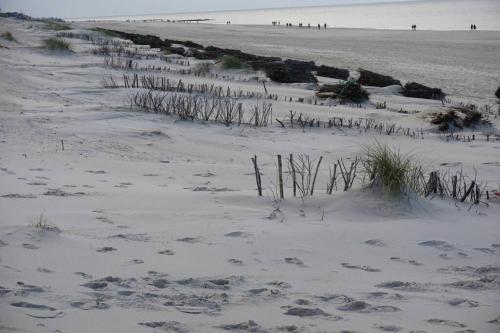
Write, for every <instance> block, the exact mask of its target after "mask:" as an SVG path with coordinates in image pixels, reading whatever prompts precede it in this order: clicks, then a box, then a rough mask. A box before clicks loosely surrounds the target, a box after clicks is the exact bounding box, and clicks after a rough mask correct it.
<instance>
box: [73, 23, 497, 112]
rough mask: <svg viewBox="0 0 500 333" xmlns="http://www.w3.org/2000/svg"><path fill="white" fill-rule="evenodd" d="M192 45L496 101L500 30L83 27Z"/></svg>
mask: <svg viewBox="0 0 500 333" xmlns="http://www.w3.org/2000/svg"><path fill="white" fill-rule="evenodd" d="M78 26H82V27H86V26H87V27H92V26H99V27H104V28H111V29H116V30H122V31H128V32H136V33H143V34H153V35H157V36H160V37H161V38H171V39H180V40H192V41H194V42H198V43H201V44H203V45H214V46H218V47H225V48H234V49H239V50H242V51H244V52H250V53H254V54H258V55H267V56H277V57H283V58H290V59H299V60H314V61H316V62H317V63H318V64H324V65H330V66H337V67H345V68H348V69H350V70H357V69H358V68H359V67H361V68H365V69H368V70H373V71H380V72H384V73H388V74H389V75H392V76H394V77H398V78H400V79H401V80H405V81H416V82H422V83H424V84H428V85H434V86H438V87H441V88H442V89H443V90H444V91H446V92H447V93H448V94H449V95H451V96H453V97H457V98H460V99H463V100H464V101H465V102H467V101H475V102H478V101H481V103H483V102H484V103H492V102H494V99H493V97H494V96H493V92H494V91H495V89H496V87H497V86H498V85H499V83H500V79H499V75H498V73H500V64H499V63H498V61H497V59H498V55H499V54H500V32H498V31H410V30H408V31H398V30H366V29H327V30H319V31H318V30H317V29H307V28H302V29H300V28H298V27H294V28H286V27H284V26H280V27H273V26H240V25H231V26H226V25H215V24H186V23H184V24H183V23H167V22H107V21H103V22H99V23H98V24H96V23H78Z"/></svg>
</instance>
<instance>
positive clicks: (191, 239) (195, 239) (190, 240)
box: [176, 237, 200, 244]
mask: <svg viewBox="0 0 500 333" xmlns="http://www.w3.org/2000/svg"><path fill="white" fill-rule="evenodd" d="M176 241H177V242H183V243H190V244H194V243H199V242H200V238H199V237H184V238H179V239H177V240H176Z"/></svg>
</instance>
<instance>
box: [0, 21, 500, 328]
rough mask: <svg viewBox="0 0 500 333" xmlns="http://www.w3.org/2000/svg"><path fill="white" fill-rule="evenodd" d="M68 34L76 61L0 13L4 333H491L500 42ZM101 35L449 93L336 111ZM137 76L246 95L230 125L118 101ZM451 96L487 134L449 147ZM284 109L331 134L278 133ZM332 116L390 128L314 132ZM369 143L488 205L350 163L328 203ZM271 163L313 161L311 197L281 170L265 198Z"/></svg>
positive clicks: (474, 37)
mask: <svg viewBox="0 0 500 333" xmlns="http://www.w3.org/2000/svg"><path fill="white" fill-rule="evenodd" d="M71 26H72V28H74V30H71V31H63V32H65V33H69V32H72V33H73V34H74V35H73V37H74V38H66V37H65V38H64V40H65V41H67V42H68V43H70V44H71V48H72V50H73V52H51V51H48V50H46V49H42V48H40V45H41V44H42V41H43V40H44V39H45V38H48V37H53V36H55V35H56V34H57V33H58V32H57V31H52V30H47V29H46V28H44V25H43V23H41V22H36V21H33V22H31V21H22V20H13V19H10V18H9V19H7V18H0V31H7V30H8V31H10V32H11V33H12V35H13V36H14V37H15V39H16V40H17V42H16V41H8V40H5V39H1V40H0V43H1V44H2V45H3V46H5V48H0V78H1V79H0V332H71V333H77V332H146V333H147V332H177V333H185V332H258V333H264V332H305V333H307V332H311V333H312V332H429V333H431V332H445V333H448V332H449V333H458V332H462V333H463V332H469V333H470V332H481V333H495V332H498V330H499V328H500V326H499V325H500V297H499V293H498V291H499V290H500V264H499V262H500V257H499V256H500V224H499V223H498V216H499V214H500V198H499V196H500V194H495V193H498V192H499V191H500V188H499V183H500V173H499V167H500V141H499V131H498V125H499V123H500V120H499V117H498V109H497V108H498V105H497V99H496V98H495V96H494V92H495V90H496V88H497V87H498V85H499V81H498V73H500V64H499V62H498V54H500V32H482V31H478V32H431V31H426V32H420V31H416V32H410V31H369V30H343V29H332V30H322V31H314V32H312V31H305V30H298V29H288V30H287V29H286V28H279V29H274V28H273V27H258V26H257V27H248V26H216V25H203V24H178V23H176V24H173V23H172V24H166V23H150V22H140V23H139V22H137V23H125V22H122V23H120V22H99V23H88V22H87V23H83V22H79V23H74V24H72V25H71ZM95 26H98V27H104V28H110V29H115V30H120V31H127V32H135V33H141V34H152V35H157V36H160V37H162V38H172V39H174V38H175V39H180V40H191V41H194V42H198V43H201V44H202V45H205V46H206V45H215V46H218V47H227V48H236V49H241V50H243V51H246V52H252V53H254V54H258V55H269V56H280V57H285V58H287V57H289V58H293V59H300V60H314V61H316V62H317V63H318V64H327V65H334V66H339V67H346V68H348V69H349V70H351V71H355V70H357V69H358V68H359V67H362V68H366V69H371V70H374V71H377V72H381V73H385V74H389V75H392V76H394V77H396V78H398V79H401V80H402V81H407V80H412V81H417V82H420V83H423V84H428V85H430V86H433V87H439V88H442V89H443V90H444V91H445V92H446V93H448V98H449V100H448V101H441V100H427V99H419V98H409V97H404V96H403V95H402V94H401V93H400V91H401V87H399V86H389V87H384V88H377V87H366V89H367V91H368V92H369V93H370V99H369V100H368V101H366V102H363V103H362V104H360V105H357V104H355V103H347V104H341V103H338V102H335V101H329V100H320V99H318V98H317V97H316V95H315V89H316V87H313V85H312V84H309V83H307V84H304V83H294V84H279V83H275V82H271V81H269V80H267V79H266V78H265V75H264V73H262V72H258V71H250V70H248V69H243V70H227V69H223V68H220V67H219V66H218V65H216V64H212V63H210V65H211V67H210V73H208V74H206V75H204V76H201V75H198V76H197V75H193V74H192V72H190V70H191V69H193V68H196V65H197V64H199V63H200V61H198V60H197V59H194V58H182V57H178V56H175V55H167V57H164V56H165V55H164V54H163V53H162V52H161V51H160V50H151V49H150V48H149V47H139V46H137V45H132V44H131V43H130V42H129V41H124V40H121V39H111V38H110V37H108V36H105V35H103V34H100V33H99V32H96V31H91V30H86V29H90V28H93V27H95ZM59 33H61V32H59ZM66 36H69V35H66ZM85 36H86V37H85ZM85 38H86V39H85ZM90 40H94V41H96V40H99V41H100V43H101V44H102V43H103V42H102V40H112V41H114V42H115V43H116V44H109V45H119V46H120V47H122V48H124V49H126V50H129V51H130V52H135V53H133V54H134V55H135V58H131V60H132V61H133V63H134V64H137V67H131V68H128V69H124V68H117V67H116V68H112V67H111V66H109V65H105V64H106V62H105V59H108V60H109V58H106V56H104V55H103V54H100V53H99V52H96V49H99V48H100V47H102V45H99V44H97V45H96V44H95V43H94V44H93V43H92V42H91V41H90ZM109 43H111V42H109ZM100 50H101V51H102V48H101V49H100ZM124 54H126V53H124ZM123 57H124V58H125V56H123ZM162 57H163V58H162ZM134 66H135V65H134ZM147 66H157V67H158V69H154V70H152V69H147V68H150V67H147ZM133 68H135V69H133ZM140 68H142V69H141V70H139V69H140ZM134 74H138V75H153V76H157V77H163V78H168V80H169V82H173V83H175V84H178V82H179V80H181V81H182V82H183V84H185V85H186V86H188V85H189V84H190V83H191V84H206V85H207V86H210V85H216V86H221V87H223V91H227V89H228V88H229V89H230V91H231V93H230V94H229V95H234V94H235V92H239V93H241V96H243V95H245V96H248V97H245V98H243V97H235V98H234V99H233V98H232V97H231V98H228V99H224V101H228V100H237V101H238V102H241V103H242V108H243V110H244V111H245V112H246V113H245V115H244V118H243V119H244V121H243V123H242V124H240V125H237V124H236V123H235V122H233V123H231V124H230V125H228V126H225V125H224V124H221V123H220V122H217V121H201V120H199V119H198V120H196V119H195V120H193V121H191V120H185V119H182V118H181V117H180V116H178V115H172V114H165V112H153V111H152V110H143V109H140V108H139V107H137V105H134V106H132V107H131V100H132V99H131V98H132V97H133V96H134V95H135V94H137V93H138V92H143V93H148V91H149V89H144V88H130V87H126V83H125V82H124V79H123V76H124V75H129V76H130V77H133V75H134ZM353 74H354V75H357V73H355V72H354V73H353ZM111 77H112V78H113V79H114V80H116V83H117V85H116V86H113V87H110V85H109V84H110V82H109V80H110V78H111ZM262 80H267V81H266V86H265V87H266V89H267V91H268V92H267V93H265V92H264V87H263V84H262ZM318 80H319V84H323V83H336V82H338V80H334V79H328V78H322V77H319V78H318ZM162 93H164V94H165V95H167V93H165V92H162ZM151 94H153V92H151ZM155 94H156V93H155ZM169 94H170V95H169V96H172V95H175V93H172V92H170V93H169ZM263 94H275V95H276V96H277V98H276V99H269V98H267V99H264V98H263V97H262V96H266V95H263ZM180 95H182V96H191V95H200V96H201V97H204V96H205V95H204V94H196V93H190V92H185V93H184V92H183V93H181V94H180ZM135 96H136V95H135ZM155 96H156V95H155ZM207 98H208V97H207ZM462 101H465V102H469V101H470V102H474V103H476V104H477V107H478V110H479V111H480V112H481V113H482V115H483V116H484V117H485V119H486V118H487V119H488V121H489V124H486V123H485V124H482V125H478V126H477V127H474V128H468V129H464V130H463V131H459V132H457V133H459V135H460V138H459V139H458V140H454V139H453V138H452V139H449V138H448V139H447V135H448V134H443V133H440V132H439V131H438V130H437V128H436V126H434V125H432V124H430V122H429V117H431V115H432V114H433V113H435V112H440V111H443V110H448V109H447V108H449V107H452V106H456V105H458V104H457V103H459V102H462ZM263 103H271V104H272V117H271V118H270V120H272V123H269V124H266V126H264V125H263V126H253V125H252V121H254V118H251V117H250V114H251V112H252V111H253V110H255V107H257V108H258V107H259V106H261V105H263ZM382 104H383V105H384V107H381V105H382ZM145 111H150V112H145ZM157 111H158V110H157ZM290 111H292V112H297V113H296V114H297V117H298V115H299V114H302V117H303V119H305V118H306V117H308V119H310V118H313V119H315V120H316V121H318V120H321V121H322V122H321V123H320V124H323V125H321V126H318V127H315V126H300V125H299V122H298V120H295V121H296V122H295V126H290V125H293V122H292V124H289V123H288V122H286V120H287V119H288V117H289V115H290ZM334 118H335V119H342V121H343V122H346V123H347V122H348V121H349V119H351V121H352V120H353V119H355V120H356V119H360V118H363V119H372V120H373V122H374V123H376V124H384V128H383V130H380V131H378V130H376V129H368V128H366V129H363V128H361V127H357V128H356V126H355V125H354V126H353V127H351V126H347V125H346V126H344V125H335V126H330V127H329V126H327V125H328V121H329V120H330V121H332V120H331V119H334ZM276 119H277V120H280V121H282V122H283V123H284V126H281V125H280V124H279V122H278V121H277V120H276ZM247 120H248V121H247ZM388 124H394V127H393V128H395V129H396V130H395V132H390V131H388V130H387V129H388V128H392V127H391V126H390V125H388ZM473 136H474V139H471V138H472V137H473ZM467 138H468V139H467ZM376 142H378V143H380V144H386V145H388V146H390V147H393V148H394V149H399V150H400V151H401V152H402V153H404V154H413V155H415V156H416V157H417V158H418V161H419V163H421V165H422V166H423V168H424V170H425V172H426V176H427V172H430V171H433V170H441V171H442V172H446V171H447V170H448V171H449V172H450V175H451V172H455V171H457V170H463V172H464V173H466V174H467V175H470V176H471V177H474V174H476V178H475V181H477V183H478V184H481V186H484V188H482V189H483V190H484V198H483V196H481V203H479V204H474V203H473V202H470V201H469V199H468V198H467V200H464V202H460V200H453V199H451V198H449V197H444V198H440V197H439V195H430V196H428V197H420V196H409V197H407V198H404V199H402V200H391V199H389V198H387V197H386V196H384V194H382V193H380V192H377V191H375V190H372V189H370V188H366V187H365V186H364V182H363V172H362V171H361V170H360V171H359V175H358V177H357V178H356V182H355V183H354V186H353V188H352V189H350V190H349V191H345V192H344V191H343V182H342V181H341V178H340V177H339V181H338V182H339V183H338V187H337V186H336V188H335V190H334V191H333V194H331V195H329V194H327V193H326V192H327V183H328V181H329V180H330V177H331V175H330V172H331V169H329V167H332V166H333V165H334V164H335V163H338V161H339V160H340V159H342V160H343V161H345V163H346V164H347V165H349V164H350V163H352V162H353V161H355V160H356V157H357V156H361V155H362V154H363V151H364V147H366V146H367V145H370V144H373V143H376ZM278 154H280V155H282V156H283V157H284V158H288V156H289V154H294V156H296V157H298V156H305V155H306V154H307V155H309V156H310V157H311V159H312V160H314V161H316V163H317V161H318V159H319V158H320V156H322V157H323V160H322V163H323V164H321V168H319V172H318V173H317V175H318V179H317V182H316V189H315V193H314V196H310V195H305V196H304V198H303V199H301V198H299V197H293V196H292V185H291V184H292V183H291V173H290V172H289V169H288V167H286V165H287V164H286V159H285V167H284V169H285V172H284V174H285V180H284V181H285V198H284V199H282V200H281V199H279V197H278V192H277V173H276V170H277V159H276V158H277V155H278ZM300 154H304V155H300ZM253 156H257V157H258V164H259V167H260V173H259V174H261V177H262V183H263V192H264V193H263V196H261V197H259V196H258V195H257V189H256V173H255V170H254V166H253V165H252V162H251V157H253ZM451 170H453V171H451ZM471 179H472V178H467V183H466V185H468V184H469V183H470V181H471ZM460 187H462V184H460ZM486 191H488V198H487V199H486ZM482 193H483V192H482Z"/></svg>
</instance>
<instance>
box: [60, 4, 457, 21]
mask: <svg viewBox="0 0 500 333" xmlns="http://www.w3.org/2000/svg"><path fill="white" fill-rule="evenodd" d="M425 1H431V0H398V1H383V0H379V1H376V2H359V3H351V4H349V3H340V4H332V5H311V6H280V7H265V8H246V9H221V10H202V11H183V12H169V13H156V14H129V15H127V14H120V15H111V16H109V15H108V16H91V17H63V18H64V19H68V20H70V19H98V18H113V17H140V16H154V15H181V14H209V13H225V12H246V11H263V10H278V9H302V8H321V7H349V6H366V5H388V4H402V3H407V2H425ZM438 1H449V0H438Z"/></svg>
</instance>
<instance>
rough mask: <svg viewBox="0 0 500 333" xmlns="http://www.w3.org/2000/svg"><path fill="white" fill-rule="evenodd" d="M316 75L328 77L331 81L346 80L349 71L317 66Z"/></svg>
mask: <svg viewBox="0 0 500 333" xmlns="http://www.w3.org/2000/svg"><path fill="white" fill-rule="evenodd" d="M316 75H318V76H324V77H330V78H332V79H340V80H347V79H348V78H349V71H348V70H347V69H342V68H335V67H330V66H319V67H318V68H317V71H316Z"/></svg>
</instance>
